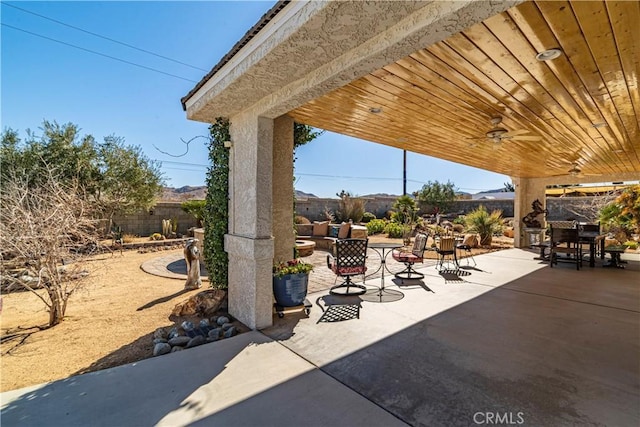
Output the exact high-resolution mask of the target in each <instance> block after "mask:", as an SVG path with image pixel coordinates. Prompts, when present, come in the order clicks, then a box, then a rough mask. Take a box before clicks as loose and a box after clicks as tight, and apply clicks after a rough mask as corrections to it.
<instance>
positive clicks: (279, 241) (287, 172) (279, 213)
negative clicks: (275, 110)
mask: <svg viewBox="0 0 640 427" xmlns="http://www.w3.org/2000/svg"><path fill="white" fill-rule="evenodd" d="M293 197H294V194H293V119H292V118H291V117H289V116H286V115H285V116H280V117H278V118H277V119H275V120H274V122H273V197H272V198H273V208H272V212H273V228H272V229H273V237H274V238H275V251H274V261H275V262H280V261H287V260H290V259H292V258H293V247H294V245H295V236H294V231H293Z"/></svg>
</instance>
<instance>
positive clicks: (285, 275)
mask: <svg viewBox="0 0 640 427" xmlns="http://www.w3.org/2000/svg"><path fill="white" fill-rule="evenodd" d="M311 270H313V265H312V264H308V263H306V262H304V261H301V260H299V259H292V260H289V261H287V262H280V263H277V264H275V265H274V266H273V295H274V297H275V299H276V304H278V305H279V306H281V307H296V306H299V305H302V304H304V300H305V298H306V297H307V285H308V283H309V273H310V272H311Z"/></svg>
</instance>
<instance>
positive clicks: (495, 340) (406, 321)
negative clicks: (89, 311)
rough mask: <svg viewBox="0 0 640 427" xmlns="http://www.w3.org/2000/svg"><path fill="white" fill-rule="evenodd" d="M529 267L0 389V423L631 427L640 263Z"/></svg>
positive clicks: (637, 402) (638, 375) (354, 300)
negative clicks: (613, 266) (499, 422)
mask: <svg viewBox="0 0 640 427" xmlns="http://www.w3.org/2000/svg"><path fill="white" fill-rule="evenodd" d="M535 256H536V254H535V253H533V252H529V251H525V250H519V249H510V250H504V251H500V252H493V253H489V254H485V255H481V256H477V257H476V260H477V261H478V266H477V268H476V269H467V270H460V271H459V272H458V273H457V274H455V273H454V272H447V273H446V274H439V273H438V272H437V271H436V270H435V268H434V267H433V266H425V267H424V268H423V269H422V271H423V272H424V273H425V274H426V277H425V279H424V280H423V281H421V282H414V283H411V284H408V283H406V284H405V285H401V284H400V283H397V284H396V283H394V282H393V281H392V280H390V279H391V277H389V276H387V281H386V285H387V287H388V286H390V285H391V286H392V289H399V290H400V291H401V292H402V293H403V294H404V297H403V298H402V299H401V300H399V301H395V302H389V303H376V302H370V301H369V299H370V298H367V297H368V295H367V297H365V298H364V300H363V298H359V297H349V298H347V299H339V298H335V297H329V296H328V294H327V291H326V290H323V291H319V292H314V293H312V294H309V299H310V300H312V302H314V307H313V308H312V310H311V314H310V316H309V317H308V318H307V317H306V316H305V315H304V314H303V313H292V314H288V315H286V316H285V317H284V318H283V319H278V318H277V317H274V326H273V327H271V328H268V329H266V330H263V331H261V332H256V331H254V332H249V333H245V334H241V335H239V336H237V337H234V338H232V339H229V340H224V341H221V342H219V343H216V344H211V345H204V346H201V347H197V348H194V349H191V350H189V351H183V352H178V353H174V354H170V355H166V356H162V357H158V358H154V359H149V360H144V361H142V362H138V363H134V364H131V365H126V366H122V367H117V368H113V369H109V370H105V371H100V372H95V373H91V374H86V375H80V376H77V377H72V378H69V379H66V380H62V381H57V382H54V383H51V384H43V385H39V386H35V387H30V388H27V389H22V390H15V391H10V392H5V393H3V394H2V395H1V398H2V413H1V416H2V424H3V425H7V426H14V425H15V426H17V425H20V426H23V425H65V426H70V425H92V426H94V425H104V426H116V425H117V426H128V425H132V426H133V425H135V426H139V425H156V424H157V425H191V424H199V425H225V426H227V425H239V426H253V425H260V426H265V425H280V426H282V425H313V426H315V425H317V426H324V425H334V426H336V425H337V426H357V425H363V426H365V425H366V426H369V425H384V426H387V425H404V423H407V424H410V425H416V426H422V425H424V426H427V425H428V426H438V425H442V426H450V425H475V424H480V425H482V424H496V423H497V422H495V420H496V419H497V417H499V419H500V420H502V423H503V424H506V423H507V421H511V422H512V423H518V422H519V421H522V422H524V424H525V425H569V424H570V425H575V424H580V425H583V424H603V425H612V426H626V425H629V426H636V425H639V424H640V364H639V363H638V360H639V357H640V261H639V260H638V258H639V257H638V256H637V255H633V256H632V258H634V260H632V261H629V264H627V265H626V269H624V270H618V269H605V268H602V267H601V265H600V264H597V266H596V267H595V268H589V267H588V266H585V267H584V268H583V269H581V270H580V271H576V270H575V268H574V267H573V266H572V265H570V264H565V265H562V264H561V265H559V266H558V268H555V267H554V268H553V269H550V268H549V267H548V265H547V264H543V263H540V262H539V261H535V260H533V258H534V257H535ZM625 258H627V257H625ZM378 284H379V279H372V280H367V285H369V286H374V285H378ZM329 285H330V284H329ZM321 307H322V309H324V310H325V311H326V312H328V313H325V312H323V311H322V309H321ZM340 319H344V320H342V321H340ZM489 420H493V422H489Z"/></svg>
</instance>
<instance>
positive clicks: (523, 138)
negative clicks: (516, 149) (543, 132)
mask: <svg viewBox="0 0 640 427" xmlns="http://www.w3.org/2000/svg"><path fill="white" fill-rule="evenodd" d="M510 137H511V138H513V139H517V140H518V141H542V137H541V136H524V135H523V136H510Z"/></svg>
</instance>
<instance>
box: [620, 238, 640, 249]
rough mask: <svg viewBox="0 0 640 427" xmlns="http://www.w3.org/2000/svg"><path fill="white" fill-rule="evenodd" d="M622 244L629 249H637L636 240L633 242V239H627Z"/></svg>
mask: <svg viewBox="0 0 640 427" xmlns="http://www.w3.org/2000/svg"><path fill="white" fill-rule="evenodd" d="M623 245H625V246H626V247H628V248H629V249H633V250H634V251H635V250H636V249H638V242H634V241H633V240H629V241H627V242H624V243H623Z"/></svg>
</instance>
